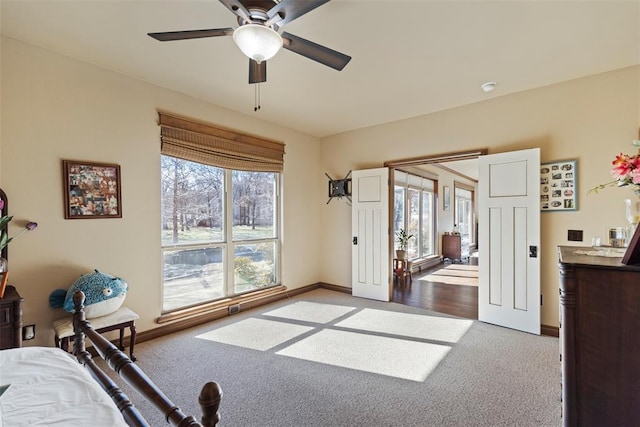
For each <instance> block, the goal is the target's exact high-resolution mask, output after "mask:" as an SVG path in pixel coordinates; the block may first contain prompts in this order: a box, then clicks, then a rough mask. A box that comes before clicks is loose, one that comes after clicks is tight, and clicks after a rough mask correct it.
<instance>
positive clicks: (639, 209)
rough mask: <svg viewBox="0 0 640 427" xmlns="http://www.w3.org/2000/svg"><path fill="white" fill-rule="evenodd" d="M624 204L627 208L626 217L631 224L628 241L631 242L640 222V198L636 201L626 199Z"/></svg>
mask: <svg viewBox="0 0 640 427" xmlns="http://www.w3.org/2000/svg"><path fill="white" fill-rule="evenodd" d="M624 203H625V205H626V207H627V214H626V217H627V221H628V222H629V236H628V239H629V240H631V238H632V237H633V233H634V232H635V231H636V228H637V227H638V223H639V222H640V196H638V197H636V198H635V199H626V200H625V201H624Z"/></svg>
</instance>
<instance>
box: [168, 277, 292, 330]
mask: <svg viewBox="0 0 640 427" xmlns="http://www.w3.org/2000/svg"><path fill="white" fill-rule="evenodd" d="M286 292H287V288H286V287H285V286H282V285H279V286H274V287H271V288H267V289H263V290H260V291H255V292H250V293H246V294H242V295H238V296H236V297H232V298H225V299H222V300H218V301H213V302H210V303H207V304H202V305H198V306H195V307H189V308H184V309H181V310H176V311H172V312H170V313H165V314H162V315H160V317H158V318H157V319H156V323H158V324H163V323H169V322H174V321H177V320H190V319H195V318H197V319H200V320H202V319H203V318H206V319H207V320H211V319H217V318H220V317H224V316H228V315H229V314H233V313H236V312H238V311H243V310H246V309H248V308H252V307H254V306H257V305H262V304H264V300H265V299H270V298H276V299H278V298H279V296H280V295H281V294H283V293H286Z"/></svg>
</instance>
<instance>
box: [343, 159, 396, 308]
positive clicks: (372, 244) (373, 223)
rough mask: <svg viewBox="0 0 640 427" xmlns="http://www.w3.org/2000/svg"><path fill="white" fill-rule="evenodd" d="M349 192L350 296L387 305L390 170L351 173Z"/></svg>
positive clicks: (389, 293) (389, 294)
mask: <svg viewBox="0 0 640 427" xmlns="http://www.w3.org/2000/svg"><path fill="white" fill-rule="evenodd" d="M351 191H352V205H351V209H352V210H351V229H352V233H353V238H352V242H353V246H352V252H351V254H352V264H353V265H352V284H351V290H352V294H353V296H357V297H363V298H370V299H376V300H380V301H390V299H391V292H392V288H391V279H390V277H389V271H390V269H389V266H390V265H391V259H390V256H389V170H388V169H387V168H380V169H366V170H361V171H354V172H353V173H352V178H351Z"/></svg>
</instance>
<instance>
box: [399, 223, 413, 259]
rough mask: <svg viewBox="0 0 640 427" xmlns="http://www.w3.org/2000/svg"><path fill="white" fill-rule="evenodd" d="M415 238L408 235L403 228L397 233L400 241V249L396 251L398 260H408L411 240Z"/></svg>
mask: <svg viewBox="0 0 640 427" xmlns="http://www.w3.org/2000/svg"><path fill="white" fill-rule="evenodd" d="M412 237H413V234H407V232H406V230H405V229H404V228H401V229H400V230H398V232H397V233H396V239H397V240H398V249H396V258H398V259H407V247H408V245H409V239H411V238H412Z"/></svg>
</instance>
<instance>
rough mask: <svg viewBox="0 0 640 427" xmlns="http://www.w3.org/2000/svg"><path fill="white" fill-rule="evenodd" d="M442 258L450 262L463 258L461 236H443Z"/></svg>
mask: <svg viewBox="0 0 640 427" xmlns="http://www.w3.org/2000/svg"><path fill="white" fill-rule="evenodd" d="M442 256H443V257H444V258H449V259H450V260H460V258H461V257H462V244H461V239H460V235H459V234H443V235H442Z"/></svg>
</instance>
